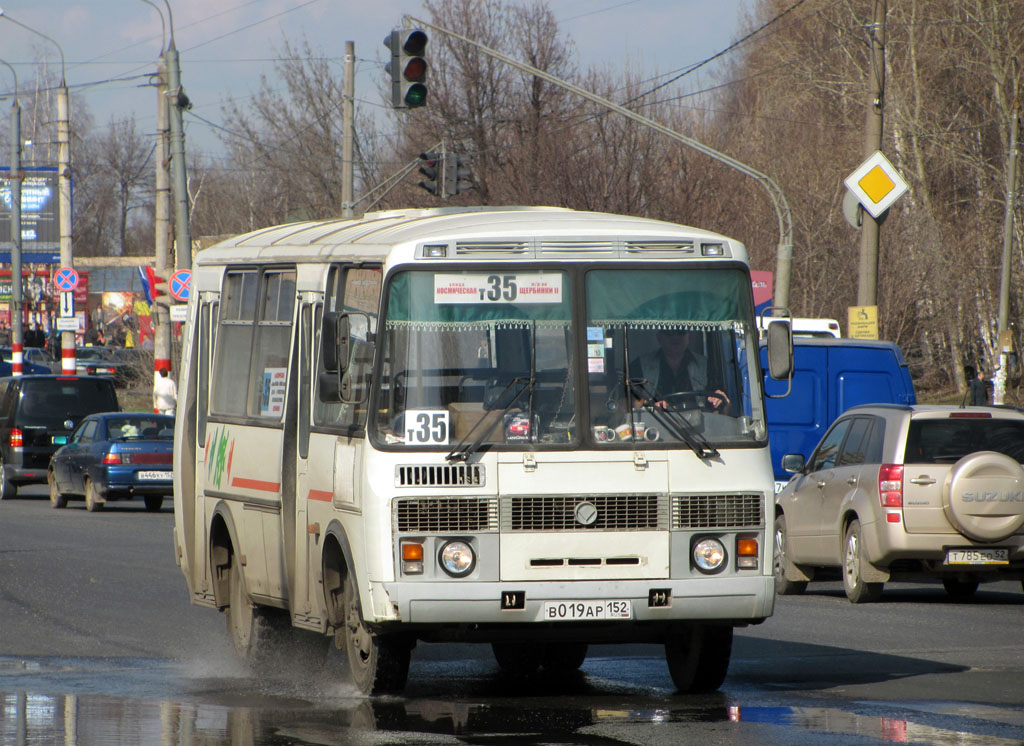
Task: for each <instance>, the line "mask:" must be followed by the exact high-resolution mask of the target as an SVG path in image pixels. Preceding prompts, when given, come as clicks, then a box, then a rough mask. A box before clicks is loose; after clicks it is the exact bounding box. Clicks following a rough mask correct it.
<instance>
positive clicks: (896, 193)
mask: <svg viewBox="0 0 1024 746" xmlns="http://www.w3.org/2000/svg"><path fill="white" fill-rule="evenodd" d="M845 183H846V187H847V188H848V189H849V190H850V191H851V192H853V193H854V194H855V195H856V196H857V199H858V200H859V201H860V203H861V205H863V206H864V209H865V210H867V211H868V212H869V213H871V217H873V218H877V217H878V216H879V215H881V214H882V213H883V212H885V211H886V210H888V209H889V207H890V206H891V205H892V203H893V202H895V201H896V200H898V199H899V198H900V197H902V196H903V194H904V192H906V191H907V189H909V186H908V185H907V182H906V181H904V180H903V177H902V176H900V172H899V171H897V170H896V167H895V166H893V165H892V164H891V163H890V162H889V159H888V158H886V157H885V156H884V155H882V151H880V150H876V151H875V152H874V153H873V154H872V155H871V156H869V157H868V159H867V160H866V161H864V162H863V163H862V164H860V166H858V167H857V170H856V171H854V172H853V173H852V174H850V175H849V176H848V177H846V182H845Z"/></svg>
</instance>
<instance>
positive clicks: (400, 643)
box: [336, 572, 412, 694]
mask: <svg viewBox="0 0 1024 746" xmlns="http://www.w3.org/2000/svg"><path fill="white" fill-rule="evenodd" d="M342 583H343V586H342V603H343V604H344V621H343V623H342V625H341V626H340V627H339V628H338V631H337V633H336V644H337V646H338V647H339V648H343V649H344V650H345V654H346V657H347V658H348V667H349V672H350V673H351V675H352V682H353V683H354V684H355V685H356V686H357V687H358V688H359V690H360V691H361V692H363V693H364V694H391V693H396V692H400V691H402V689H404V688H405V682H406V680H407V679H408V678H409V658H410V655H411V653H412V645H411V644H410V642H409V640H407V639H405V638H404V637H401V636H398V635H384V634H380V633H377V632H374V631H373V630H371V629H370V628H369V627H368V626H367V625H366V623H365V622H364V621H363V615H362V612H361V610H360V608H359V597H358V594H357V593H356V589H355V584H354V583H353V582H352V573H350V572H346V573H345V575H344V579H343V581H342Z"/></svg>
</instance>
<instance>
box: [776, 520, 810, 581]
mask: <svg viewBox="0 0 1024 746" xmlns="http://www.w3.org/2000/svg"><path fill="white" fill-rule="evenodd" d="M788 563H789V558H788V557H787V556H786V517H785V516H784V515H780V516H776V518H775V560H774V562H773V569H774V571H775V592H776V593H778V594H779V595H780V596H796V595H799V594H801V593H803V592H804V591H805V590H807V581H806V580H789V579H788V578H786V565H787V564H788Z"/></svg>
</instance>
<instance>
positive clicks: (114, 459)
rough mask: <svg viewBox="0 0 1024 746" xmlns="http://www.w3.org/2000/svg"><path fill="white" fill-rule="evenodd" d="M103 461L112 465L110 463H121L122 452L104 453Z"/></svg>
mask: <svg viewBox="0 0 1024 746" xmlns="http://www.w3.org/2000/svg"><path fill="white" fill-rule="evenodd" d="M103 463H104V464H107V465H110V464H120V463H121V454H120V453H105V454H103Z"/></svg>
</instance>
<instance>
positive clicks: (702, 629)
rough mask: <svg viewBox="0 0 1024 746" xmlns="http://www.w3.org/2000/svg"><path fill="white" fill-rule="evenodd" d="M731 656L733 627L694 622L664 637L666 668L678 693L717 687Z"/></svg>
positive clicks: (713, 689)
mask: <svg viewBox="0 0 1024 746" xmlns="http://www.w3.org/2000/svg"><path fill="white" fill-rule="evenodd" d="M731 657H732V627H721V626H713V625H706V624H694V625H691V626H689V627H688V628H687V629H685V630H681V631H677V632H675V633H674V634H672V636H671V637H669V638H668V640H666V641H665V660H666V662H667V663H668V672H669V675H670V676H671V677H672V683H673V684H675V685H676V690H677V691H679V693H681V694H699V693H702V692H713V691H715V690H717V689H718V687H720V686H721V685H722V682H724V681H725V675H726V673H727V672H728V671H729V659H730V658H731Z"/></svg>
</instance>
